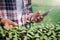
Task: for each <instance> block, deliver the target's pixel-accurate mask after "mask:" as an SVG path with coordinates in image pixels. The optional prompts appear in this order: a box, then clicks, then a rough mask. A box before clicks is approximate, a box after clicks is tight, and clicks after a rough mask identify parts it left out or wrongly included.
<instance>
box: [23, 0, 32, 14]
mask: <svg viewBox="0 0 60 40" xmlns="http://www.w3.org/2000/svg"><path fill="white" fill-rule="evenodd" d="M24 13H27V14H29V13H32V6H31V0H23V14H24Z"/></svg>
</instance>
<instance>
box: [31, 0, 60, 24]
mask: <svg viewBox="0 0 60 40" xmlns="http://www.w3.org/2000/svg"><path fill="white" fill-rule="evenodd" d="M51 8H54V9H53V10H52V11H51V12H50V13H49V14H48V15H47V16H46V17H45V18H44V20H43V21H42V22H41V23H45V24H46V23H53V24H57V23H60V0H32V9H33V12H36V11H38V10H41V11H42V13H43V12H45V11H47V10H49V9H51Z"/></svg>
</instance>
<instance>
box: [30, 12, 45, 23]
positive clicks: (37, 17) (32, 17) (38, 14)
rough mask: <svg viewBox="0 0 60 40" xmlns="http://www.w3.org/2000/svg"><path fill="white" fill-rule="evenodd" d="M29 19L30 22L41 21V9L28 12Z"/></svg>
mask: <svg viewBox="0 0 60 40" xmlns="http://www.w3.org/2000/svg"><path fill="white" fill-rule="evenodd" d="M29 17H30V20H31V21H32V22H41V21H43V18H44V17H43V16H42V15H41V11H37V12H35V13H31V14H29Z"/></svg>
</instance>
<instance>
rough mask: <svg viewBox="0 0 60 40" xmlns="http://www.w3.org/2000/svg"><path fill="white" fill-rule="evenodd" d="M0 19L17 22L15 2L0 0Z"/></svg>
mask: <svg viewBox="0 0 60 40" xmlns="http://www.w3.org/2000/svg"><path fill="white" fill-rule="evenodd" d="M0 18H7V19H10V20H12V21H15V22H17V21H18V19H17V10H16V0H0Z"/></svg>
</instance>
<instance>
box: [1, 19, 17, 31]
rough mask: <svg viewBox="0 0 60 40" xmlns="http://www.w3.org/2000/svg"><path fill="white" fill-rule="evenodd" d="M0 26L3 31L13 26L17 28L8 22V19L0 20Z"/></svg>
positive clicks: (15, 24)
mask: <svg viewBox="0 0 60 40" xmlns="http://www.w3.org/2000/svg"><path fill="white" fill-rule="evenodd" d="M1 24H2V25H3V26H4V28H5V29H7V30H9V29H10V28H12V27H13V26H17V25H18V24H17V23H15V22H13V21H11V20H9V19H2V20H1Z"/></svg>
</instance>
